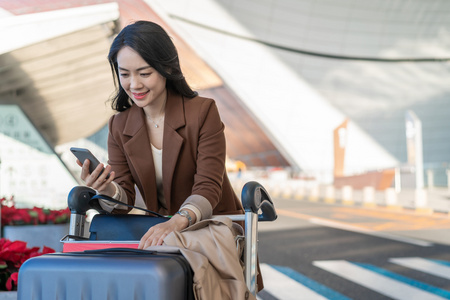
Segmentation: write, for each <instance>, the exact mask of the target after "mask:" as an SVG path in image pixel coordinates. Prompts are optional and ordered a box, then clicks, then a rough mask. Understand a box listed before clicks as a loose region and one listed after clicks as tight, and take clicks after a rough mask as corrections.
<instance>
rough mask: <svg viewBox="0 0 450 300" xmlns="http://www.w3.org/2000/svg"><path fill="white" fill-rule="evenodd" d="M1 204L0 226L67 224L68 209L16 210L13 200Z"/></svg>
mask: <svg viewBox="0 0 450 300" xmlns="http://www.w3.org/2000/svg"><path fill="white" fill-rule="evenodd" d="M0 202H1V209H2V214H1V218H2V219H1V220H2V226H5V225H39V224H65V223H69V220H70V210H69V208H66V209H61V210H51V209H44V208H40V207H33V208H16V207H15V205H14V201H13V198H11V199H10V200H6V199H5V198H3V199H0Z"/></svg>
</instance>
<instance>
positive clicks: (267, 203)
mask: <svg viewBox="0 0 450 300" xmlns="http://www.w3.org/2000/svg"><path fill="white" fill-rule="evenodd" d="M242 206H243V207H244V210H245V211H246V212H253V213H255V214H258V212H259V210H261V214H260V215H258V221H275V220H276V219H277V212H276V211H275V207H274V205H273V202H272V199H270V196H269V193H267V191H266V190H265V189H264V187H263V186H262V185H261V184H260V183H258V182H256V181H250V182H247V183H246V184H245V185H244V187H243V188H242Z"/></svg>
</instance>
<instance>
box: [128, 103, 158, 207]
mask: <svg viewBox="0 0 450 300" xmlns="http://www.w3.org/2000/svg"><path fill="white" fill-rule="evenodd" d="M129 110H130V112H129V114H128V118H127V121H126V123H125V127H124V129H123V134H124V135H125V136H129V137H130V139H129V140H128V141H127V142H125V143H124V145H123V146H124V149H125V152H126V153H127V154H128V156H129V159H130V161H131V166H130V169H131V170H134V171H135V172H136V174H137V177H138V180H137V181H138V182H137V184H138V187H139V189H140V190H141V193H142V196H143V198H144V202H145V204H146V206H147V209H149V210H153V211H157V210H158V200H157V192H156V191H157V188H156V178H155V166H154V163H153V156H152V150H151V146H150V140H149V137H148V131H147V126H146V123H145V116H144V111H143V110H142V109H141V108H140V107H138V106H136V105H133V106H131V107H130V108H129Z"/></svg>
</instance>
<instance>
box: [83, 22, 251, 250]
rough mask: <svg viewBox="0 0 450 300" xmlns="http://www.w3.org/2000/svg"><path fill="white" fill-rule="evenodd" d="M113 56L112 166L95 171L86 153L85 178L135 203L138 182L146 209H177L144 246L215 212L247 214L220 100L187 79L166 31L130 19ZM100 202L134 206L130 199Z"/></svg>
mask: <svg viewBox="0 0 450 300" xmlns="http://www.w3.org/2000/svg"><path fill="white" fill-rule="evenodd" d="M108 59H109V62H110V65H111V68H112V72H113V76H114V79H115V83H116V87H117V91H116V94H115V96H114V98H113V101H112V107H113V109H115V110H116V111H118V114H116V115H114V116H112V117H111V119H110V121H109V136H108V155H109V161H108V164H109V165H108V166H106V172H103V173H102V174H100V171H101V169H102V168H103V165H102V164H100V165H99V166H98V167H97V168H96V169H95V171H93V172H92V174H90V173H89V161H88V160H87V161H86V162H84V164H83V165H82V172H81V178H82V179H83V180H84V181H85V183H86V185H87V186H90V187H92V188H94V189H96V190H97V191H98V193H101V194H105V195H108V196H111V197H113V198H115V199H117V200H120V201H121V202H125V203H128V204H134V199H135V185H136V186H137V187H138V188H139V191H140V192H141V194H142V196H143V199H144V202H145V204H146V206H147V209H149V210H152V211H157V212H159V213H162V214H166V215H173V217H172V218H171V219H170V220H169V221H167V222H164V223H161V224H158V225H156V226H153V227H152V228H150V229H149V230H148V232H147V233H146V234H145V235H144V236H143V237H142V239H141V241H140V244H139V248H141V249H142V248H146V247H148V246H154V245H161V244H162V243H163V239H164V238H165V237H166V236H167V235H168V234H169V233H170V232H172V231H174V230H176V231H179V230H182V229H184V228H186V227H188V226H189V225H191V224H194V223H196V222H198V221H200V220H202V219H207V218H210V217H211V216H212V215H213V214H214V215H219V214H240V213H243V209H242V206H241V204H240V201H239V199H238V197H237V196H236V194H235V193H234V191H233V189H232V186H231V184H230V182H229V180H228V177H227V174H226V172H225V136H224V126H223V124H222V122H221V120H220V116H219V113H218V110H217V107H216V105H215V102H214V101H213V100H212V99H207V98H202V97H199V96H198V95H197V93H196V92H194V91H192V90H191V88H190V87H189V86H188V84H187V82H186V80H185V78H184V76H183V74H182V72H181V69H180V64H179V60H178V54H177V50H176V48H175V46H174V44H173V43H172V41H171V39H170V37H169V36H168V35H167V33H166V32H165V31H164V30H163V29H162V28H161V27H160V26H159V25H157V24H155V23H152V22H147V21H138V22H136V23H134V24H131V25H128V26H126V27H125V28H124V29H123V30H122V31H121V32H120V33H119V35H118V36H117V37H116V38H115V39H114V41H113V43H112V45H111V48H110V52H109V55H108ZM79 164H80V165H81V163H79ZM109 173H110V176H109V178H107V175H108V174H109ZM99 174H100V176H99ZM102 206H103V207H104V208H108V209H109V210H110V211H112V212H113V213H127V212H128V209H127V208H126V207H125V206H120V205H119V206H117V205H115V206H108V205H107V204H105V203H103V204H102ZM106 206H108V207H106Z"/></svg>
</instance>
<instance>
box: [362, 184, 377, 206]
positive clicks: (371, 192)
mask: <svg viewBox="0 0 450 300" xmlns="http://www.w3.org/2000/svg"><path fill="white" fill-rule="evenodd" d="M363 205H364V206H366V207H375V206H376V203H375V188H374V187H373V186H366V187H364V189H363Z"/></svg>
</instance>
